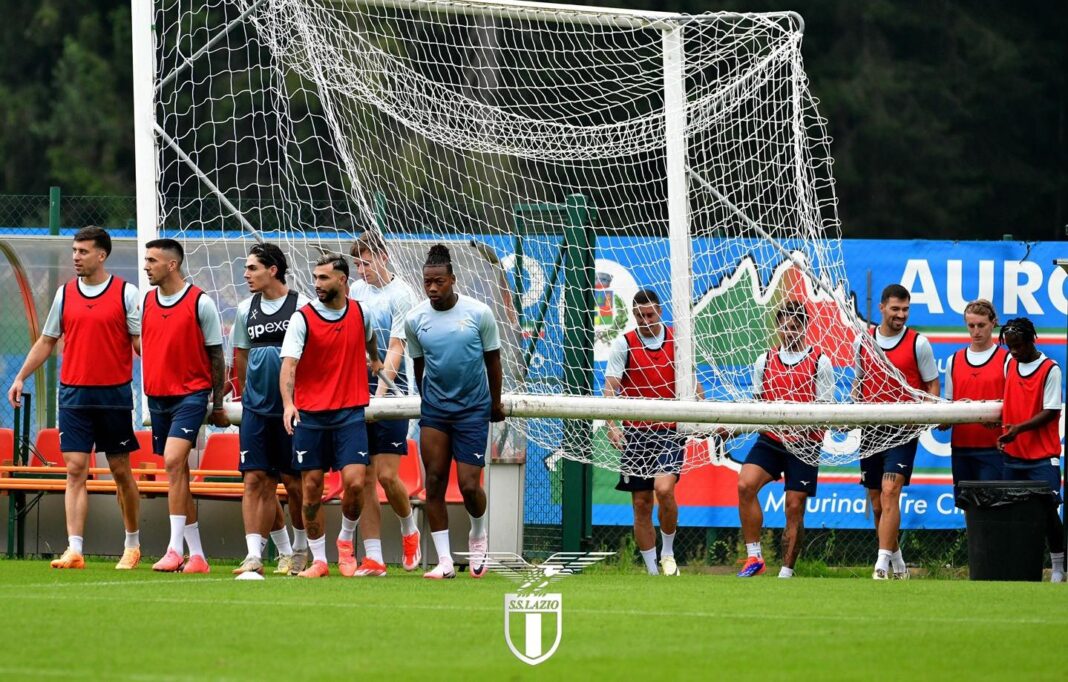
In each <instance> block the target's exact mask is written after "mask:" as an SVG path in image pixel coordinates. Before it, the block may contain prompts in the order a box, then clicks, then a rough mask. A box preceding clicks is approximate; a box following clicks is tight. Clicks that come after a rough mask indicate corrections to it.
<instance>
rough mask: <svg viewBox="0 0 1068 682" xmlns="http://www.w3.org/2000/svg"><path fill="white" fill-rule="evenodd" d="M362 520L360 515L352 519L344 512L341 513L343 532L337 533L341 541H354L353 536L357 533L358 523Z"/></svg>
mask: <svg viewBox="0 0 1068 682" xmlns="http://www.w3.org/2000/svg"><path fill="white" fill-rule="evenodd" d="M359 522H360V519H359V517H357V518H355V519H350V518H349V517H347V516H345V515H344V514H342V515H341V532H340V533H338V534H337V539H338V540H339V541H340V542H352V538H353V536H355V535H356V524H358V523H359Z"/></svg>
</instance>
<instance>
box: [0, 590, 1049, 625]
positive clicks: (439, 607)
mask: <svg viewBox="0 0 1068 682" xmlns="http://www.w3.org/2000/svg"><path fill="white" fill-rule="evenodd" d="M79 598H80V599H84V600H86V601H122V602H125V601H128V600H127V599H126V598H122V597H109V596H85V595H83V596H81V597H79ZM4 599H20V600H31V601H34V600H55V599H66V597H60V596H58V595H28V594H17V595H5V596H4ZM138 601H139V602H141V603H154V604H215V605H222V604H225V605H227V606H249V607H264V606H271V607H281V608H289V607H292V606H294V602H286V601H270V602H267V601H262V600H255V601H253V600H245V599H189V598H184V597H183V598H177V597H175V598H160V597H156V598H148V599H139V600H138ZM315 606H316V607H317V608H334V609H345V610H348V609H369V608H371V609H383V610H402V611H403V610H408V611H486V612H493V613H500V612H501V609H499V608H497V607H488V606H482V607H480V606H459V605H457V606H451V605H446V604H397V603H395V602H389V603H373V602H365V601H360V602H355V603H346V602H326V603H322V604H315ZM564 611H565V612H567V613H569V614H589V615H603V616H635V617H640V618H700V619H726V620H787V621H799V620H800V621H816V622H842V621H852V622H858V623H867V622H870V621H871V620H872V618H871V616H866V615H865V616H852V615H846V614H834V615H831V614H829V615H813V614H789V613H771V614H766V613H760V614H756V613H734V612H721V611H670V610H667V611H642V610H638V609H624V610H612V609H586V608H567V607H565V608H564ZM879 619H880V620H881V621H882V622H886V621H890V622H893V621H900V622H901V623H905V624H915V623H935V624H944V625H965V624H977V625H982V624H1000V623H1008V624H1018V625H1065V624H1068V618H1058V619H1051V618H1004V617H991V618H972V617H961V618H952V617H933V618H932V617H928V618H917V617H915V616H911V615H904V614H903V615H901V616H898V617H894V616H893V615H890V614H883V615H880V616H879Z"/></svg>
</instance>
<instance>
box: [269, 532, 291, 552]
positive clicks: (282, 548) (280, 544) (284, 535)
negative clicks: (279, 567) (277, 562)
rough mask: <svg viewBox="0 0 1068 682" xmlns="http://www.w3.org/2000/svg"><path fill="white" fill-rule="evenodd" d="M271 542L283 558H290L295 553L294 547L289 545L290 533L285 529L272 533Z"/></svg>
mask: <svg viewBox="0 0 1068 682" xmlns="http://www.w3.org/2000/svg"><path fill="white" fill-rule="evenodd" d="M271 542H273V543H274V546H275V547H277V548H278V553H279V554H281V555H282V556H289V555H290V554H292V553H293V545H291V544H289V531H287V530H286V529H285V527H282V528H279V529H278V530H272V531H271Z"/></svg>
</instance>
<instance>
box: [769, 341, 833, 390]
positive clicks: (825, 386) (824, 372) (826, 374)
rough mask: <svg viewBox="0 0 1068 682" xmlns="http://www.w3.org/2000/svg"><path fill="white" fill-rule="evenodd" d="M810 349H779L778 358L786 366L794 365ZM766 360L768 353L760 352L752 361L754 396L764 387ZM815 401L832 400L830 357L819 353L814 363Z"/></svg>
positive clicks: (802, 358) (831, 366)
mask: <svg viewBox="0 0 1068 682" xmlns="http://www.w3.org/2000/svg"><path fill="white" fill-rule="evenodd" d="M811 350H812V349H811V348H806V349H805V350H803V351H800V352H794V353H791V352H788V351H785V350H781V349H780V350H779V360H781V361H782V364H784V365H787V366H790V365H796V364H797V363H799V362H801V361H802V360H804V359H805V356H806V355H808V354H809V353H810V352H811ZM767 361H768V354H767V353H761V354H760V355H759V356H758V357H757V359H756V362H754V363H753V395H754V396H756V395H760V391H761V389H763V387H764V383H763V382H764V366H765V365H766V364H767ZM816 402H820V403H830V402H834V366H833V365H831V359H830V358H828V357H827V356H826V355H820V359H819V362H818V363H817V364H816Z"/></svg>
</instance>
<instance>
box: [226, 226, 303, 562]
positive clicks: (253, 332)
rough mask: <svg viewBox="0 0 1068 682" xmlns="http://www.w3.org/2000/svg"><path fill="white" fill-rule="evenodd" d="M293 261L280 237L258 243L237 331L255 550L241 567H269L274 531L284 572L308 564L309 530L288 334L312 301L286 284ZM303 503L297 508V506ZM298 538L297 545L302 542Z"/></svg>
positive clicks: (248, 538)
mask: <svg viewBox="0 0 1068 682" xmlns="http://www.w3.org/2000/svg"><path fill="white" fill-rule="evenodd" d="M288 268H289V265H288V263H287V262H286V257H285V254H284V253H282V250H281V249H279V248H278V246H276V245H275V244H256V245H255V246H253V247H252V249H251V250H249V254H248V258H246V259H245V282H246V283H247V284H248V290H249V292H251V293H252V296H251V297H250V298H247V299H245V300H244V301H242V302H241V303H240V304H239V305H238V307H237V319H236V320H235V321H234V327H233V331H232V332H231V336H232V339H233V345H234V350H235V352H234V362H235V365H236V378H237V387H238V392H239V393H240V394H241V406H242V418H241V446H240V455H241V456H240V461H239V463H238V468H239V469H240V470H241V475H242V478H243V480H244V483H245V491H244V495H242V497H241V515H242V517H243V519H244V523H245V542H246V543H247V544H248V554H247V555H246V556H245V560H244V561H243V562H241V565H240V566H238V567H237V568H236V569H234V573H235V574H241V573H246V572H254V573H260V574H262V573H263V548H264V547H265V546H266V544H267V537H268V535H269V536H270V538H271V540H272V541H273V542H274V544H275V547H277V548H278V554H279V558H278V568H277V569H276V570H275V573H276V574H279V575H296V574H297V573H299V572H301V571H303V570H304V569H305V568H306V567H307V562H308V555H307V549H308V536H307V533H305V532H304V521H303V519H302V518H301V516H302V515H301V507H302V504H301V500H302V497H303V496H302V494H301V481H300V475H299V474H298V473H297V472H295V471H294V470H293V466H292V465H293V439H292V437H291V436H290V435H289V434H288V433H286V430H285V427H284V426H283V425H282V412H283V406H282V394H281V392H280V391H279V388H278V374H279V372H280V371H281V369H282V357H281V350H282V341H283V339H284V338H285V334H286V329H287V328H288V327H289V319H290V318H291V317H292V316H293V313H295V312H296V311H297V308H299V307H301V306H303V305H305V304H306V303H308V299H307V297H306V296H303V295H301V294H298V293H297V292H295V291H290V290H289V287H287V286H286V271H287V270H288ZM279 481H281V482H282V485H284V486H285V489H286V498H287V500H288V502H289V517H290V519H291V520H292V522H293V531H294V536H295V538H294V542H293V543H290V541H289V531H288V530H286V525H285V517H284V515H283V513H282V505H281V504H280V503H279V501H278V494H277V490H278V482H279ZM294 510H296V511H294ZM294 545H295V546H296V549H294Z"/></svg>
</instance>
